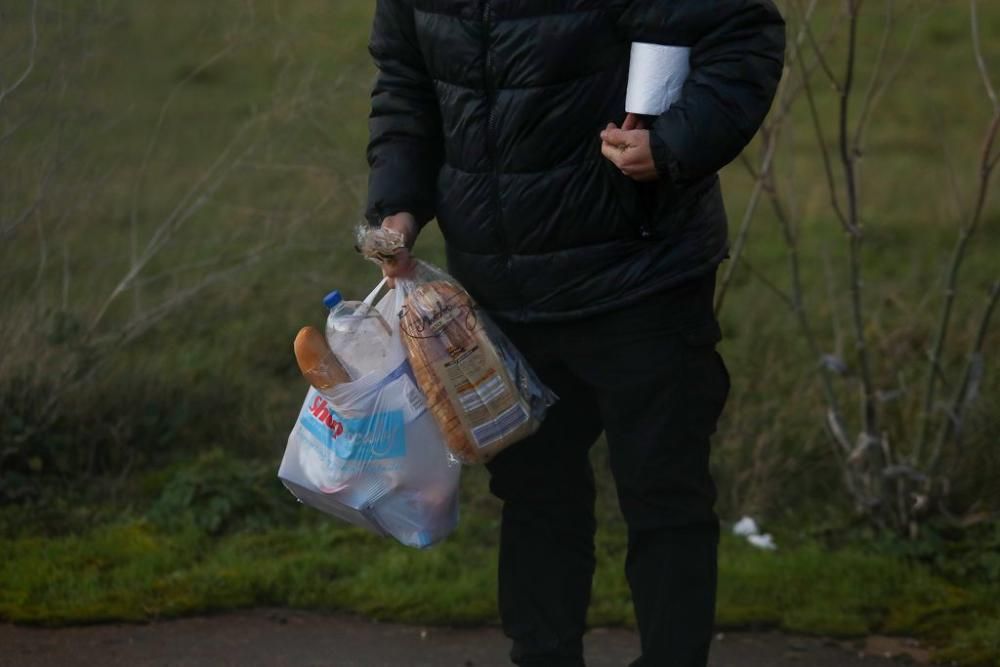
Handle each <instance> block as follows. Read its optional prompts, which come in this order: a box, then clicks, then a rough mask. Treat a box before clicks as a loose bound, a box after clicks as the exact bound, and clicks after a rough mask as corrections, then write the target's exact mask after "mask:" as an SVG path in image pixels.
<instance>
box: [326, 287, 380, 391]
mask: <svg viewBox="0 0 1000 667" xmlns="http://www.w3.org/2000/svg"><path fill="white" fill-rule="evenodd" d="M323 303H324V304H325V305H326V307H327V308H329V309H330V315H329V317H327V319H326V340H327V342H328V343H329V344H330V349H331V350H333V353H334V354H335V355H336V356H337V359H339V360H340V363H341V364H343V365H344V367H345V368H346V369H347V372H348V373H350V374H351V378H352V379H354V380H357V379H359V378H361V377H362V376H364V375H367V374H369V373H372V372H375V371H381V370H385V369H384V368H383V367H384V366H385V363H386V359H387V357H388V351H389V342H390V340H391V337H392V333H391V331H390V329H389V325H388V324H386V322H385V320H384V319H383V318H382V316H381V315H380V314H379V312H378V311H377V310H376V309H375V308H374V307H372V306H370V305H368V304H367V303H365V302H363V301H344V299H343V297H342V296H341V295H340V290H333V291H332V292H330V293H329V294H327V295H326V297H325V298H324V299H323Z"/></svg>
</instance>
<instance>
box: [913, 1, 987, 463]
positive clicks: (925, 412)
mask: <svg viewBox="0 0 1000 667" xmlns="http://www.w3.org/2000/svg"><path fill="white" fill-rule="evenodd" d="M970 2H971V5H972V14H971V26H970V29H971V31H972V34H973V48H974V50H975V52H976V62H977V63H978V65H979V68H980V74H981V76H982V78H983V81H984V82H985V86H986V93H987V95H988V96H989V97H990V99H991V101H993V103H994V104H993V117H992V119H991V120H990V124H989V127H988V128H987V130H986V136H985V138H984V139H983V147H982V151H981V152H980V159H979V185H978V188H977V191H976V196H975V203H974V205H973V208H972V212H971V215H970V217H969V219H968V222H967V223H966V224H965V225H963V226H962V227H961V229H960V230H959V233H958V238H957V239H956V241H955V247H954V250H953V251H952V255H951V262H950V263H949V266H948V278H947V280H946V283H945V290H944V302H943V304H942V305H941V314H940V316H939V317H938V328H937V333H936V335H935V337H934V344H933V346H932V347H931V351H930V355H929V358H930V361H929V368H928V371H927V383H926V390H925V392H924V402H923V406H922V414H921V423H920V435H919V437H918V439H917V444H916V446H915V448H914V451H913V457H912V460H913V463H914V464H919V463H920V462H921V459H922V457H923V454H924V449H925V448H926V447H927V442H928V440H929V438H930V432H931V423H932V421H933V418H934V401H935V399H936V395H937V382H938V371H937V369H938V368H939V367H940V365H941V357H942V354H943V352H944V346H945V340H946V339H947V337H948V331H949V329H950V326H951V315H952V309H953V306H954V303H955V297H956V295H957V290H958V276H959V272H960V270H961V268H962V264H963V263H964V261H965V256H966V251H967V250H968V246H969V241H970V239H971V238H972V237H973V235H974V234H975V233H976V230H977V229H978V227H979V223H980V220H981V219H982V215H983V209H984V208H985V206H986V199H987V197H988V195H989V185H990V178H991V177H992V175H993V169H994V167H995V164H996V163H995V162H994V161H993V159H992V152H993V144H994V142H995V141H996V138H997V133H998V132H1000V105H998V104H997V103H996V94H995V93H994V91H993V88H992V86H991V85H990V83H989V81H990V77H989V73H988V71H987V70H986V64H985V59H984V58H983V54H982V50H981V48H980V46H981V45H980V43H979V37H978V35H979V18H978V15H977V14H976V11H975V8H976V0H970ZM946 418H947V417H946ZM938 458H939V457H934V460H935V463H936V462H937V460H938ZM932 472H933V471H932Z"/></svg>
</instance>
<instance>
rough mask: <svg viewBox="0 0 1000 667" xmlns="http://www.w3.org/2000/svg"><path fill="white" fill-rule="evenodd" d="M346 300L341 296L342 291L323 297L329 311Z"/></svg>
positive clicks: (334, 291) (337, 290) (335, 291)
mask: <svg viewBox="0 0 1000 667" xmlns="http://www.w3.org/2000/svg"><path fill="white" fill-rule="evenodd" d="M343 300H344V297H342V296H340V290H339V289H335V290H333V291H332V292H330V293H329V294H327V295H326V296H324V297H323V305H324V306H326V307H327V308H328V309H330V310H333V309H334V307H336V305H337V304H338V303H340V302H341V301H343Z"/></svg>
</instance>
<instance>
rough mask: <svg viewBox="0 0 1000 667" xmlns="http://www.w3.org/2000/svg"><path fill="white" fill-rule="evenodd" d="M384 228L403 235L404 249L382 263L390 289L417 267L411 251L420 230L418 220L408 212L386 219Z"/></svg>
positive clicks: (383, 222)
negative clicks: (398, 279) (397, 280)
mask: <svg viewBox="0 0 1000 667" xmlns="http://www.w3.org/2000/svg"><path fill="white" fill-rule="evenodd" d="M382 228H383V229H391V230H392V231H394V232H399V233H400V234H402V235H403V247H402V248H400V249H399V251H397V252H396V254H395V255H393V256H392V257H390V258H388V259H386V260H385V261H383V262H382V275H383V276H385V277H386V278H388V279H389V280H388V283H389V287H395V286H396V278H400V277H406V276H408V275H410V274H412V273H413V270H414V269H415V268H416V266H417V265H416V262H415V261H414V259H413V255H411V254H410V249H411V248H412V247H413V243H414V242H415V241H416V240H417V234H418V233H419V232H420V228H419V227H418V226H417V220H416V218H414V217H413V215H411V214H410V213H406V212H401V213H396V214H394V215H390V216H388V217H386V218H384V219H383V220H382Z"/></svg>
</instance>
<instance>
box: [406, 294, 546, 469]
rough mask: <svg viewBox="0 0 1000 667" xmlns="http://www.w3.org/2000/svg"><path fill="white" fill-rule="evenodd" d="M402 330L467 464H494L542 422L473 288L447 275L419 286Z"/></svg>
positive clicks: (431, 401)
mask: <svg viewBox="0 0 1000 667" xmlns="http://www.w3.org/2000/svg"><path fill="white" fill-rule="evenodd" d="M400 330H401V333H402V336H401V337H402V340H403V344H404V346H405V348H406V354H407V357H408V358H409V360H410V366H411V367H412V368H413V375H414V378H415V379H416V381H417V385H418V386H419V387H420V389H421V391H423V393H424V395H425V396H426V398H427V407H428V409H429V410H430V412H431V414H432V415H433V417H434V419H435V421H436V422H437V424H438V427H439V428H440V429H441V433H442V434H443V435H444V438H445V444H446V445H447V447H448V449H449V450H450V451H451V452H452V453H453V454H454V455H455V457H456V458H458V459H459V460H460V461H462V462H463V463H483V462H485V461H488V460H489V459H491V458H492V457H493V456H495V455H496V454H497V453H498V452H499V451H500V450H502V449H504V448H505V447H507V446H508V445H510V444H512V443H514V442H516V441H517V440H520V439H522V438H524V437H525V436H527V435H529V434H530V433H532V432H534V430H535V429H536V428H537V427H538V424H537V422H536V421H535V420H534V419H532V417H531V410H530V408H529V405H528V403H527V401H526V400H525V398H524V397H523V396H521V394H520V393H519V392H518V387H517V385H516V384H515V383H514V381H513V379H512V378H511V375H510V373H509V371H508V370H507V367H506V366H505V364H504V363H503V360H502V359H501V358H500V355H499V353H498V350H497V348H496V346H495V345H494V344H493V342H492V341H491V340H490V338H489V335H488V334H487V332H486V330H485V329H484V328H483V323H482V320H481V319H480V318H479V316H478V312H477V310H476V305H475V303H474V302H473V301H472V298H471V297H470V296H469V295H468V293H467V292H466V291H465V290H463V289H461V288H460V287H458V286H456V285H454V284H452V283H449V282H447V281H443V280H438V281H433V282H429V283H424V284H421V285H418V286H417V287H415V288H414V289H413V290H412V291H411V292H410V293H409V294H408V295H407V296H406V299H405V301H404V303H403V308H402V310H401V311H400Z"/></svg>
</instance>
